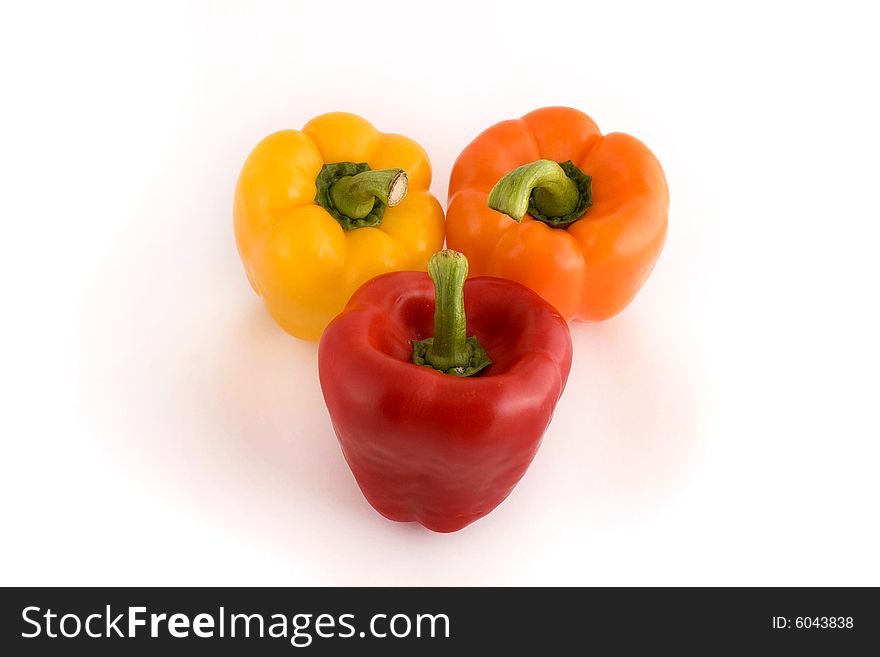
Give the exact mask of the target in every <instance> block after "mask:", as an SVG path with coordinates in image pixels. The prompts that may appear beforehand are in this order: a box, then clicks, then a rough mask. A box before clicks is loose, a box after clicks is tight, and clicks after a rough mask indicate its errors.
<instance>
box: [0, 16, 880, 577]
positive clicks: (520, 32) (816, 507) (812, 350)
mask: <svg viewBox="0 0 880 657" xmlns="http://www.w3.org/2000/svg"><path fill="white" fill-rule="evenodd" d="M869 5H870V3H867V2H865V3H846V2H841V3H833V4H831V5H829V4H828V3H819V2H815V3H809V2H797V3H794V2H793V3H782V2H779V3H770V2H766V1H764V2H758V3H743V2H736V3H730V5H729V6H727V7H726V8H718V7H715V6H714V3H692V4H681V3H668V2H664V3H638V4H633V3H626V2H619V3H618V2H614V3H611V2H595V3H593V2H571V3H559V2H552V1H546V2H531V3H522V4H520V3H515V2H499V3H480V2H474V1H470V2H448V1H447V2H444V3H442V5H441V4H436V5H434V6H429V5H428V4H427V3H425V4H423V3H417V2H398V3H387V2H378V1H377V2H367V1H366V0H363V1H362V2H359V3H343V2H339V0H336V1H335V2H328V3H324V2H308V3H305V2H303V3H296V2H284V3H281V2H279V3H245V2H241V3H208V2H205V3H194V4H191V5H187V4H183V3H172V4H167V5H166V4H161V3H156V2H150V3H146V2H145V3H141V4H140V6H136V5H133V4H129V3H106V4H104V5H98V6H95V5H88V6H86V5H83V4H82V3H57V4H55V5H37V4H31V3H28V4H27V5H25V4H24V3H22V4H21V5H19V6H17V7H14V8H5V9H4V10H3V16H2V20H0V62H2V63H0V66H2V87H3V95H4V98H5V99H4V100H3V101H2V104H0V118H2V120H0V136H2V146H0V166H2V171H0V180H2V186H3V196H2V201H3V203H2V214H0V217H2V219H0V220H2V227H3V230H2V245H3V257H2V258H0V267H2V278H0V280H2V285H3V297H2V298H3V304H4V307H5V312H4V313H3V319H2V323H0V332H2V336H0V338H2V339H0V345H2V360H0V371H2V378H0V386H2V391H0V392H2V400H3V402H2V404H3V406H2V408H3V411H2V415H0V430H2V441H3V442H2V476H0V504H2V527H3V530H2V531H3V534H4V535H3V539H2V542H0V557H2V558H0V583H2V584H125V585H136V584H187V585H196V584H218V585H219V584H254V585H274V584H279V585H280V584H316V585H320V584H393V585H397V584H430V585H437V584H589V585H592V584H609V585H628V584H734V585H739V584H767V585H781V584H798V585H801V584H802V585H807V584H820V585H825V584H838V585H857V584H873V585H878V584H880V566H878V559H877V555H878V553H880V529H878V508H877V506H878V500H880V485H878V476H877V473H878V468H880V446H878V444H880V427H878V396H880V395H878V393H880V384H878V372H880V353H878V346H877V345H878V341H880V322H878V310H877V308H878V297H880V294H878V291H877V288H878V283H880V271H878V255H877V254H878V249H880V211H878V207H880V192H878V189H880V188H878V180H880V164H878V163H880V156H878V153H880V129H878V125H880V122H878V116H880V106H878V100H877V63H878V61H880V52H878V46H877V40H876V21H875V20H873V19H872V18H871V17H870V16H869V15H868V11H867V8H868V7H869ZM552 104H564V105H571V106H574V107H577V108H580V109H582V110H584V111H586V112H587V113H589V114H590V115H591V116H593V118H594V119H595V120H596V121H597V122H598V124H599V126H600V127H601V128H602V129H603V130H605V131H624V132H630V133H632V134H634V135H636V136H638V137H639V138H640V139H642V140H643V141H644V142H645V143H647V144H648V145H649V146H650V147H651V149H652V150H653V151H654V152H655V153H656V154H657V156H658V158H659V159H660V161H661V162H662V163H663V165H664V168H665V170H666V174H667V177H668V181H669V188H670V192H671V198H672V205H671V210H670V231H669V239H668V242H667V245H666V248H665V251H664V252H663V254H662V256H661V258H660V261H659V264H658V266H657V268H656V270H655V271H654V274H653V275H652V277H651V279H650V280H649V281H648V283H647V285H646V286H645V287H644V289H643V290H642V292H641V293H640V295H639V296H638V297H637V299H636V301H635V302H634V303H633V304H632V305H631V306H630V307H629V308H628V309H627V310H626V311H624V312H623V313H622V314H621V315H619V316H618V317H616V318H614V319H612V320H610V321H607V322H604V323H602V324H595V325H586V324H576V325H574V326H572V333H573V339H574V347H575V362H574V366H573V369H572V373H571V378H570V380H569V383H568V387H567V389H566V391H565V394H564V396H563V398H562V400H561V402H560V404H559V406H558V409H557V412H556V416H555V419H554V422H553V424H552V425H551V427H550V429H549V431H548V432H547V434H546V436H545V440H544V444H543V446H542V448H541V451H540V452H539V454H538V456H537V458H536V460H535V462H534V464H533V465H532V467H531V469H530V470H529V472H528V473H527V474H526V476H525V478H524V479H523V481H522V482H521V483H520V485H519V486H518V487H517V488H516V490H515V491H514V493H513V494H512V495H511V497H510V498H509V499H508V500H507V501H506V502H505V503H504V504H503V505H502V506H500V507H499V508H498V509H497V510H496V511H495V512H494V513H492V514H491V515H490V516H488V517H486V518H485V519H483V520H481V521H479V522H477V523H476V524H474V525H472V526H470V527H469V528H467V529H465V530H463V531H461V532H459V533H457V534H452V535H437V534H432V533H430V532H428V531H426V530H424V529H422V528H421V527H419V526H414V525H400V524H395V523H391V522H389V521H386V520H384V519H383V518H381V517H380V516H379V515H378V514H376V513H375V512H373V510H372V509H371V508H370V507H369V506H368V505H367V503H366V502H365V501H364V500H363V498H362V497H361V495H360V493H359V491H358V489H357V487H356V485H355V483H354V480H353V478H352V476H351V474H350V472H349V470H348V468H347V466H346V464H345V462H344V461H343V458H342V456H341V454H340V451H339V448H338V446H337V443H336V440H335V437H334V435H333V432H332V430H331V427H330V423H329V420H328V417H327V413H326V410H325V408H324V404H323V400H322V398H321V394H320V389H319V386H318V381H317V374H316V347H315V345H314V344H311V343H305V342H301V341H298V340H296V339H294V338H291V337H289V336H287V335H286V334H284V333H283V332H282V331H281V330H280V329H278V328H277V327H276V326H275V325H274V324H273V323H272V321H271V320H270V319H269V318H268V316H267V314H266V313H265V311H264V309H263V307H262V305H261V302H260V301H259V299H257V298H256V297H255V296H254V295H253V293H252V292H251V290H250V288H249V287H248V285H247V283H246V281H245V277H244V273H243V271H242V269H241V265H240V262H239V259H238V256H237V253H236V251H235V246H234V243H233V237H232V219H231V200H232V192H233V186H234V184H235V180H236V176H237V174H238V170H239V168H240V166H241V164H242V162H243V161H244V158H245V157H246V156H247V154H248V152H249V151H250V149H251V148H252V147H253V146H254V145H255V144H256V143H257V142H258V141H259V140H260V139H261V138H262V137H263V136H264V135H265V134H267V133H269V132H272V131H275V130H278V129H281V128H287V127H292V128H297V127H301V126H302V124H304V123H305V122H306V121H307V120H308V119H309V118H311V117H312V116H314V115H316V114H319V113H321V112H325V111H329V110H347V111H352V112H355V113H358V114H361V115H362V116H364V117H366V118H368V119H369V120H370V121H372V122H373V123H374V125H376V127H378V128H379V129H380V130H384V131H391V132H399V133H403V134H406V135H409V136H411V137H413V138H414V139H416V140H417V141H419V142H420V143H421V144H422V145H423V146H424V147H425V148H426V150H427V151H428V152H429V154H430V156H431V158H432V163H433V167H434V184H433V190H434V192H435V193H436V195H437V196H438V197H439V198H440V200H441V202H444V203H445V199H446V185H447V181H448V176H449V171H450V168H451V166H452V163H453V161H454V159H455V157H456V155H457V154H458V152H459V151H460V149H461V148H462V147H464V146H465V145H466V144H467V143H468V142H469V141H470V139H472V138H473V137H474V136H475V135H476V134H477V133H478V132H479V131H481V130H482V129H484V128H485V127H487V126H489V125H491V124H493V123H495V122H497V121H499V120H502V119H506V118H512V117H516V116H520V115H522V114H524V113H525V112H527V111H529V110H532V109H535V108H537V107H540V106H544V105H552Z"/></svg>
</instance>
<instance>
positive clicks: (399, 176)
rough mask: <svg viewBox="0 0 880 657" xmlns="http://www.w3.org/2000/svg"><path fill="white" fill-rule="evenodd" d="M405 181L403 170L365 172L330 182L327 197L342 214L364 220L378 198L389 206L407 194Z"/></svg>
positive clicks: (406, 180) (392, 205)
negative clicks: (328, 195) (331, 183)
mask: <svg viewBox="0 0 880 657" xmlns="http://www.w3.org/2000/svg"><path fill="white" fill-rule="evenodd" d="M408 182H409V181H408V179H407V176H406V171H404V170H403V169H380V170H379V171H372V170H370V171H364V172H362V173H359V174H357V175H354V176H344V177H342V178H340V179H339V180H337V181H336V182H335V183H333V185H331V186H330V198H331V199H333V205H335V206H336V208H337V209H338V210H339V211H340V212H341V213H342V214H344V215H346V216H349V217H351V218H352V219H363V218H364V217H366V216H367V215H368V214H370V212H372V211H373V207H374V206H375V205H376V200H377V199H378V200H379V201H381V202H382V203H384V204H385V205H387V206H388V207H389V208H392V207H394V206H395V205H397V204H398V203H400V202H401V201H402V200H403V197H404V196H406V191H407V187H408Z"/></svg>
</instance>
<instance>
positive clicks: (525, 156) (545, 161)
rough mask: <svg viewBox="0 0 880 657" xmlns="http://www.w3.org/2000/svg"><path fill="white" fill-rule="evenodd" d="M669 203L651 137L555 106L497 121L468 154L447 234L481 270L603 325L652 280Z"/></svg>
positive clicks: (453, 192)
mask: <svg viewBox="0 0 880 657" xmlns="http://www.w3.org/2000/svg"><path fill="white" fill-rule="evenodd" d="M668 209H669V192H668V190H667V187H666V178H665V177H664V175H663V169H662V168H661V167H660V163H659V162H658V161H657V159H656V158H655V157H654V155H653V154H652V153H651V151H649V150H648V148H647V147H646V146H645V145H644V144H642V143H641V142H640V141H638V140H637V139H635V138H634V137H631V136H629V135H626V134H623V133H610V134H607V135H604V136H603V135H602V134H601V133H600V132H599V128H598V127H597V126H596V124H595V123H594V122H593V120H592V119H591V118H590V117H589V116H587V115H586V114H584V113H582V112H579V111H577V110H575V109H571V108H567V107H547V108H543V109H539V110H535V111H534V112H531V113H529V114H526V115H525V116H524V117H522V118H521V119H514V120H510V121H502V122H501V123H498V124H496V125H494V126H492V127H491V128H489V129H488V130H486V131H485V132H483V133H482V134H480V135H479V136H477V138H476V139H474V140H473V141H472V142H471V143H470V144H469V145H468V146H467V147H466V148H465V149H464V151H462V153H461V155H459V157H458V159H457V160H456V162H455V165H454V167H453V169H452V175H451V177H450V181H449V204H448V209H447V212H446V240H447V244H448V246H449V248H450V249H455V250H456V251H461V252H462V253H464V254H465V255H466V256H467V258H468V261H469V262H470V264H471V267H470V271H471V275H472V276H499V277H502V278H508V279H511V280H514V281H517V282H519V283H522V284H524V285H526V286H527V287H530V288H532V289H533V290H534V291H535V292H537V293H538V294H540V295H541V296H542V297H544V299H545V300H547V301H549V302H550V303H551V304H552V305H553V306H555V307H556V309H557V310H558V311H559V313H560V314H561V315H562V316H563V317H564V318H566V320H571V319H581V320H591V321H595V320H602V319H606V318H608V317H611V316H612V315H615V314H617V313H619V312H620V311H621V310H623V309H624V308H625V307H626V306H627V304H628V303H629V302H630V301H632V299H633V297H634V296H635V295H636V293H637V292H638V291H639V289H640V288H641V286H642V284H643V283H644V282H645V280H646V279H647V278H648V275H649V274H650V273H651V270H652V269H653V267H654V264H655V263H656V262H657V258H658V257H659V255H660V251H661V249H662V248H663V243H664V241H665V239H666V221H667V213H668Z"/></svg>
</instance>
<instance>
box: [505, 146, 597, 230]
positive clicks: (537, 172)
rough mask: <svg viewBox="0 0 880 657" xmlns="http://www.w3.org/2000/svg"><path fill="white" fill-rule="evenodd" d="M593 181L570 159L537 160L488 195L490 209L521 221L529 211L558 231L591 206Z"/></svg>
mask: <svg viewBox="0 0 880 657" xmlns="http://www.w3.org/2000/svg"><path fill="white" fill-rule="evenodd" d="M592 201H593V193H592V178H590V176H588V175H586V174H585V173H583V172H582V171H581V170H580V169H578V168H577V167H576V166H575V165H574V164H573V163H572V162H571V161H570V160H569V161H567V162H561V163H556V162H554V161H552V160H537V161H535V162H531V163H530V164H524V165H522V166H521V167H517V168H516V169H514V170H513V171H511V172H510V173H508V174H506V175H505V176H503V177H502V178H501V180H499V181H498V182H497V183H495V186H494V187H493V188H492V191H491V192H489V198H488V204H489V207H490V208H492V209H493V210H497V211H498V212H503V213H504V214H506V215H508V216H509V217H511V218H512V219H514V220H516V221H522V219H523V217H525V215H526V212H528V213H529V214H531V215H532V217H533V218H534V219H537V220H539V221H543V222H544V223H546V224H548V225H550V226H553V227H555V228H561V227H564V226H567V225H568V224H570V223H573V222H575V221H577V220H578V219H580V218H581V216H583V214H584V212H586V210H587V208H588V207H590V205H592Z"/></svg>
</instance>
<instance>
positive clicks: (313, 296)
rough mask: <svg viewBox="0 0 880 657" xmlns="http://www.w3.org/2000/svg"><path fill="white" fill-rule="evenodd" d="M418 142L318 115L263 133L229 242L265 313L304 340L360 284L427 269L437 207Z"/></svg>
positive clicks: (244, 175) (435, 245) (341, 116)
mask: <svg viewBox="0 0 880 657" xmlns="http://www.w3.org/2000/svg"><path fill="white" fill-rule="evenodd" d="M430 184H431V165H430V162H429V161H428V156H427V154H426V153H425V151H424V150H423V149H422V147H421V146H419V145H418V144H416V143H415V142H414V141H412V140H411V139H408V138H406V137H402V136H400V135H393V134H383V133H381V132H379V131H378V130H376V129H375V128H374V127H373V126H372V125H370V124H369V123H368V122H367V121H365V120H364V119H362V118H360V117H358V116H355V115H353V114H346V113H343V112H331V113H329V114H322V115H321V116H318V117H316V118H314V119H312V120H311V121H309V122H308V123H307V124H306V125H305V127H304V128H303V129H302V130H301V131H300V130H282V131H280V132H276V133H274V134H271V135H269V136H268V137H266V138H265V139H264V140H263V141H261V142H260V143H259V144H258V145H257V147H256V148H254V150H253V152H251V154H250V156H249V157H248V159H247V161H246V162H245V164H244V167H243V168H242V170H241V174H240V175H239V178H238V185H237V186H236V189H235V204H234V209H233V216H234V223H235V239H236V243H237V245H238V251H239V254H240V255H241V259H242V262H243V263H244V268H245V271H246V272H247V276H248V279H249V280H250V282H251V285H252V286H253V288H254V290H255V291H256V292H257V294H259V295H260V296H261V297H262V298H263V300H264V301H265V303H266V307H267V308H268V310H269V313H270V314H271V315H272V317H273V318H274V319H275V321H277V322H278V324H280V325H281V327H282V328H283V329H284V330H285V331H287V332H288V333H290V334H292V335H295V336H296V337H299V338H304V339H307V340H317V339H319V338H320V337H321V333H322V332H323V331H324V327H326V326H327V324H328V323H329V322H330V320H331V319H333V317H335V316H336V315H337V314H338V313H339V312H340V311H341V310H342V309H343V308H344V307H345V304H346V303H347V302H348V299H349V297H350V296H351V295H352V293H353V292H354V291H355V290H356V289H357V288H359V287H360V286H361V285H362V284H363V283H365V282H366V281H368V280H369V279H371V278H373V277H374V276H378V275H379V274H384V273H387V272H391V271H397V270H419V271H425V270H426V268H427V264H428V259H429V258H430V257H431V255H432V254H433V253H434V252H435V251H437V250H439V249H440V248H441V247H442V246H443V238H444V220H443V209H442V208H441V207H440V203H439V202H438V201H437V199H436V198H434V197H433V196H431V194H430V193H429V192H428V188H429V186H430Z"/></svg>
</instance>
